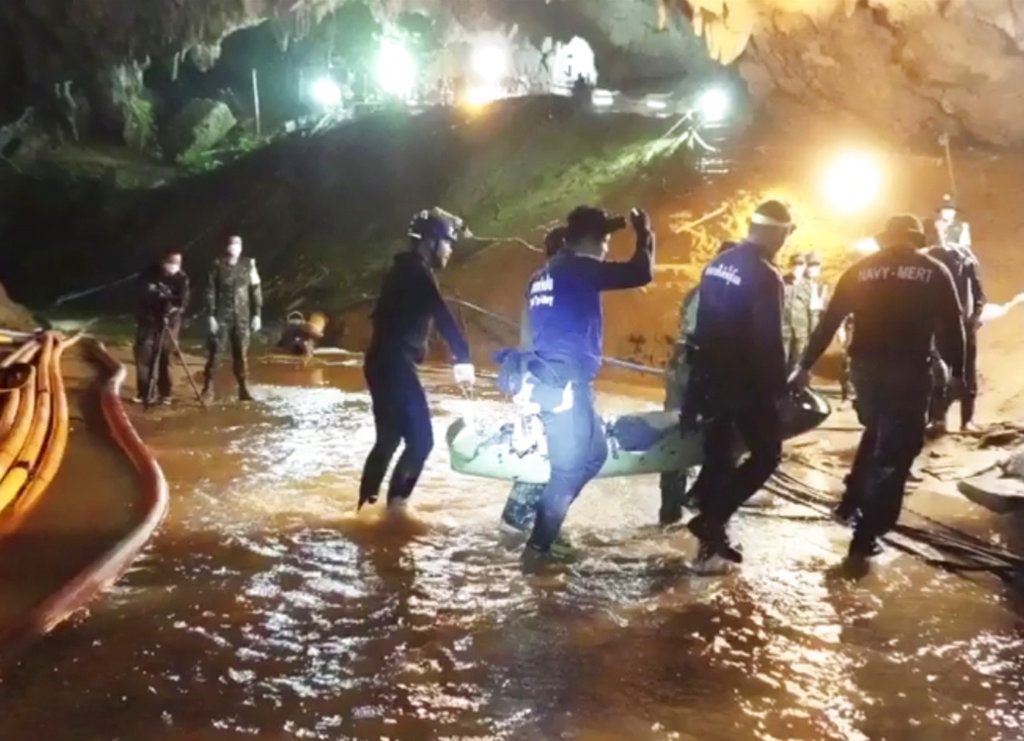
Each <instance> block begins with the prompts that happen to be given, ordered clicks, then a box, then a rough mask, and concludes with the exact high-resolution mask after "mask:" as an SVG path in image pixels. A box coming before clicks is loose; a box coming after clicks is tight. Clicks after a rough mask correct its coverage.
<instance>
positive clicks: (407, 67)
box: [377, 39, 417, 98]
mask: <svg viewBox="0 0 1024 741" xmlns="http://www.w3.org/2000/svg"><path fill="white" fill-rule="evenodd" d="M416 73H417V72H416V60H415V59H413V57H412V54H410V53H409V50H408V49H406V48H405V45H404V44H403V43H402V42H401V41H395V40H394V39H385V40H384V41H383V42H381V46H380V52H378V54H377V84H378V85H380V87H381V90H383V91H384V92H385V93H388V94H389V95H394V96H395V97H398V98H408V97H409V96H410V95H411V94H412V90H413V87H414V86H415V85H416Z"/></svg>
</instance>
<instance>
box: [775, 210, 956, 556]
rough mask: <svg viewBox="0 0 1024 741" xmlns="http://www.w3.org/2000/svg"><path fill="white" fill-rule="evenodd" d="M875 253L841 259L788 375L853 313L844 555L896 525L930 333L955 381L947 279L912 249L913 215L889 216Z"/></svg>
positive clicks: (919, 233)
mask: <svg viewBox="0 0 1024 741" xmlns="http://www.w3.org/2000/svg"><path fill="white" fill-rule="evenodd" d="M875 239H876V241H877V242H878V244H879V245H880V246H881V247H882V249H881V251H879V252H877V253H875V254H874V255H871V256H869V257H866V258H864V259H863V260H861V261H860V262H857V263H856V264H854V265H853V266H852V267H850V268H849V269H848V270H847V271H846V272H845V273H843V275H842V277H840V279H839V283H838V284H837V285H836V290H835V295H834V296H833V297H832V300H831V301H830V302H829V305H828V308H827V309H826V310H825V314H824V316H823V317H822V319H821V323H820V324H819V325H818V327H817V329H815V330H814V334H813V335H812V336H811V341H810V344H809V345H808V346H807V350H806V352H805V353H804V356H803V358H802V359H801V361H800V365H799V368H798V370H797V371H796V372H795V373H794V377H793V380H792V384H793V386H795V387H797V388H802V387H805V386H806V385H807V381H808V378H809V375H810V368H811V367H812V366H813V365H814V363H815V361H817V359H818V358H819V357H820V356H821V354H822V353H823V352H824V351H825V348H827V347H828V344H829V343H830V342H831V341H832V336H833V335H834V334H835V333H836V331H837V330H838V329H839V326H840V325H841V324H842V322H843V320H844V319H845V318H846V317H847V316H848V315H850V314H852V315H853V321H854V327H855V329H854V332H853V340H852V341H851V343H850V350H849V353H850V363H851V374H852V376H853V384H854V388H855V389H856V392H857V396H856V401H854V407H855V408H856V410H857V417H858V418H859V419H860V422H861V424H863V425H864V434H863V436H862V437H861V441H860V445H859V446H858V448H857V456H856V459H855V460H854V463H853V468H852V469H851V471H850V475H849V476H848V477H847V490H846V493H845V495H844V497H843V501H842V502H841V503H840V505H839V507H838V508H837V511H836V513H837V518H838V519H842V520H850V521H852V522H853V523H854V534H853V540H852V541H851V543H850V557H851V559H855V560H861V561H862V560H863V559H865V558H869V557H870V556H873V555H875V554H876V553H877V552H878V551H879V546H878V538H880V537H881V536H883V535H885V533H887V532H888V531H889V530H891V529H892V528H893V526H895V525H896V521H897V520H898V519H899V516H900V509H901V508H902V506H903V493H904V489H905V487H906V483H907V477H908V476H909V474H910V467H911V465H912V464H913V463H914V459H915V458H916V457H917V455H918V453H920V452H921V448H922V446H923V445H924V431H925V418H926V415H927V411H928V396H929V392H930V389H931V374H930V371H929V362H930V361H929V357H930V355H931V348H932V342H933V340H934V342H935V345H936V346H937V348H938V350H939V353H940V354H941V356H942V359H943V361H944V362H946V363H947V364H948V365H949V367H950V369H951V373H952V376H953V385H954V388H955V389H956V390H957V391H959V390H962V388H963V382H964V328H963V317H962V315H961V308H960V302H959V299H958V298H957V292H956V287H955V285H954V283H953V277H952V275H951V274H950V272H949V270H948V269H947V268H946V266H945V265H943V264H942V263H940V262H939V261H938V260H936V259H934V258H932V257H929V256H928V255H923V254H921V253H920V252H919V251H918V250H920V249H921V248H922V247H924V246H925V242H926V238H925V234H924V229H923V228H922V226H921V222H920V220H919V219H918V218H917V217H915V216H911V215H900V216H893V217H892V218H890V219H889V221H888V222H887V224H886V227H885V231H884V232H882V233H881V234H879V235H878V236H877V237H876V238H875Z"/></svg>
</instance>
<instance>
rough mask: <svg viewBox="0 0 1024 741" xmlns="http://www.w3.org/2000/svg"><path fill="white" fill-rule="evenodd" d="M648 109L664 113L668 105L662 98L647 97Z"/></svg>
mask: <svg viewBox="0 0 1024 741" xmlns="http://www.w3.org/2000/svg"><path fill="white" fill-rule="evenodd" d="M646 104H647V107H648V108H650V109H651V110H652V111H663V110H665V109H666V108H668V103H667V102H666V101H664V100H662V99H661V98H652V97H650V96H647V100H646Z"/></svg>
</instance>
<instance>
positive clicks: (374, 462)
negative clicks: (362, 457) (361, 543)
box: [359, 351, 434, 502]
mask: <svg viewBox="0 0 1024 741" xmlns="http://www.w3.org/2000/svg"><path fill="white" fill-rule="evenodd" d="M363 372H364V374H365V376H366V383H367V385H368V386H369V387H370V397H371V398H372V399H373V421H374V425H375V427H376V431H377V442H376V444H374V446H373V450H371V451H370V455H369V456H368V457H367V459H366V465H365V466H364V468H363V480H362V482H361V484H360V487H359V498H360V501H363V502H373V501H376V499H377V493H378V491H380V486H381V482H383V480H384V474H385V473H386V472H387V470H388V466H389V465H390V464H391V459H392V458H393V457H394V455H395V451H397V450H398V445H399V443H402V442H404V443H405V450H403V451H402V455H401V457H400V458H399V459H398V463H396V464H395V470H394V471H392V473H391V483H390V485H389V486H388V501H389V502H392V501H394V500H396V499H408V498H409V496H410V495H411V494H412V490H413V487H415V486H416V482H417V481H418V480H419V477H420V474H421V473H423V466H424V465H425V464H426V462H427V457H428V456H429V455H430V451H431V450H433V448H434V431H433V429H432V428H431V426H430V408H429V407H428V406H427V396H426V394H425V393H424V391H423V386H422V384H421V383H420V379H419V377H418V376H417V375H416V366H415V365H414V364H413V363H412V361H410V360H409V359H407V358H406V357H404V356H403V355H401V354H400V353H389V352H386V351H385V352H378V353H371V354H370V355H368V356H367V358H366V366H365V368H364V369H363Z"/></svg>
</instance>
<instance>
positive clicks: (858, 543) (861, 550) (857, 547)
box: [847, 530, 882, 560]
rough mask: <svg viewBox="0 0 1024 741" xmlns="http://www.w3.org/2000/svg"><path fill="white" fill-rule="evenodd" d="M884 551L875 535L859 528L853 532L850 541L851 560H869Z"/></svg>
mask: <svg viewBox="0 0 1024 741" xmlns="http://www.w3.org/2000/svg"><path fill="white" fill-rule="evenodd" d="M880 553H882V545H881V543H879V542H878V538H876V537H875V536H874V535H868V534H867V533H865V532H863V531H861V530H858V531H856V532H854V534H853V540H851V541H850V551H849V553H848V554H847V558H849V559H851V560H867V559H869V558H873V557H874V556H877V555H879V554H880Z"/></svg>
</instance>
